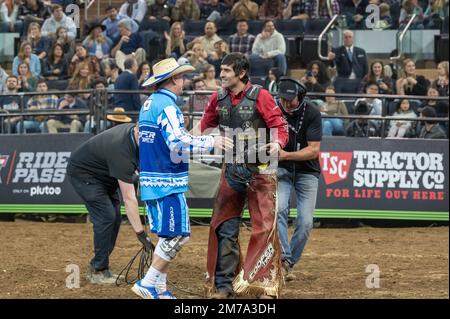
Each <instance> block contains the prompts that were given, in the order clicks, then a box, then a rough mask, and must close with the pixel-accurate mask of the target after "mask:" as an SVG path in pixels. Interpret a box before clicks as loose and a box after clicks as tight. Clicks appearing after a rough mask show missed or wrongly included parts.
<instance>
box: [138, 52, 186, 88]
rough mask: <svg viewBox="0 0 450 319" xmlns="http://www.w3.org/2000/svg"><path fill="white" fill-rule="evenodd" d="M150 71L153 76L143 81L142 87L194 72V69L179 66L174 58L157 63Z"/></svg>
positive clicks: (184, 65)
mask: <svg viewBox="0 0 450 319" xmlns="http://www.w3.org/2000/svg"><path fill="white" fill-rule="evenodd" d="M152 69H153V75H152V76H150V77H149V78H148V79H147V80H145V82H144V83H143V84H142V86H149V85H155V84H158V83H160V82H162V81H164V80H167V79H169V78H171V77H173V76H175V75H177V74H181V73H188V72H192V71H195V68H194V67H193V66H192V65H190V64H183V65H180V64H178V62H177V61H176V60H175V59H174V58H168V59H164V60H162V61H159V62H158V63H156V64H155V65H154V66H153V67H152Z"/></svg>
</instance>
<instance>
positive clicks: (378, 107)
mask: <svg viewBox="0 0 450 319" xmlns="http://www.w3.org/2000/svg"><path fill="white" fill-rule="evenodd" d="M364 92H365V93H366V94H371V95H373V94H379V93H380V86H379V85H378V83H377V82H369V83H367V85H366V88H365V89H364ZM360 101H365V102H367V105H368V106H369V107H370V108H371V111H370V115H378V116H381V115H382V112H383V102H382V101H381V100H380V99H379V98H373V97H367V98H360V99H357V100H356V101H355V105H357V104H358V103H359V102H360ZM377 122H378V121H377Z"/></svg>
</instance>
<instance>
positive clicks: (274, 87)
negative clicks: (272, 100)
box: [265, 68, 282, 95]
mask: <svg viewBox="0 0 450 319" xmlns="http://www.w3.org/2000/svg"><path fill="white" fill-rule="evenodd" d="M281 76H282V74H281V71H280V69H279V68H270V70H269V75H268V76H267V79H266V83H267V85H266V86H265V87H266V89H267V91H269V93H270V94H272V95H274V94H278V81H279V80H280V77H281Z"/></svg>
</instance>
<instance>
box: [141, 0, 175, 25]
mask: <svg viewBox="0 0 450 319" xmlns="http://www.w3.org/2000/svg"><path fill="white" fill-rule="evenodd" d="M168 2H169V1H167V0H156V1H155V3H153V4H152V5H150V6H149V7H148V11H147V16H148V19H149V20H160V19H164V20H167V21H169V22H170V19H171V16H172V6H171V5H170V4H169V3H168Z"/></svg>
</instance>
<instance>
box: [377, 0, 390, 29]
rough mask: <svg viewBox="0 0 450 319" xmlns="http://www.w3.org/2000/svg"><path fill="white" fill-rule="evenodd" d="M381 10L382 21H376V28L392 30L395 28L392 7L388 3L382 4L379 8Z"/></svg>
mask: <svg viewBox="0 0 450 319" xmlns="http://www.w3.org/2000/svg"><path fill="white" fill-rule="evenodd" d="M378 7H379V8H380V20H379V21H375V28H374V29H377V30H386V29H391V28H392V26H393V22H392V16H391V7H390V6H389V4H387V3H384V2H383V3H380V5H379V6H378Z"/></svg>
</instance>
